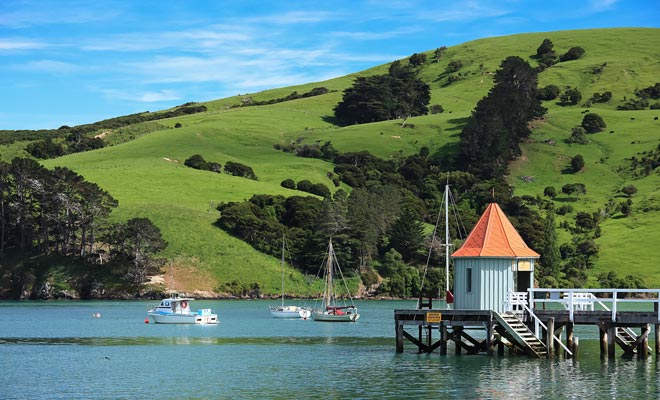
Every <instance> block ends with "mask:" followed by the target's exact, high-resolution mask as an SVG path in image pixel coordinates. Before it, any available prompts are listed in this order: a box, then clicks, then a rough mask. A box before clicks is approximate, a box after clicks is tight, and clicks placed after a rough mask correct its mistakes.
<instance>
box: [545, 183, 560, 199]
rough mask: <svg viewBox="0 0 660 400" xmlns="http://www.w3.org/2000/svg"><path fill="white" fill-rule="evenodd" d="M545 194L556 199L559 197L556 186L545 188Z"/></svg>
mask: <svg viewBox="0 0 660 400" xmlns="http://www.w3.org/2000/svg"><path fill="white" fill-rule="evenodd" d="M543 195H544V196H547V197H550V198H551V199H554V198H555V197H557V189H555V187H554V186H547V187H546V188H545V189H543Z"/></svg>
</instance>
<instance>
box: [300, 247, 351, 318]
mask: <svg viewBox="0 0 660 400" xmlns="http://www.w3.org/2000/svg"><path fill="white" fill-rule="evenodd" d="M324 272H325V274H324V276H325V278H324V285H323V295H322V296H321V307H320V308H318V309H315V310H313V311H312V319H313V320H314V321H323V322H355V321H357V320H358V318H360V314H358V310H357V307H356V306H355V304H354V303H353V298H352V297H351V294H350V293H349V291H348V287H347V286H346V282H345V281H344V276H343V274H342V272H341V268H340V267H339V263H338V262H337V258H336V256H335V251H334V249H333V247H332V239H331V240H330V243H329V245H328V255H327V258H326V263H325V268H324ZM337 280H341V281H342V283H343V285H341V286H343V289H344V291H345V295H344V296H345V297H347V298H348V299H349V301H344V304H338V299H337V293H338V292H339V291H340V290H339V288H338V287H336V281H337Z"/></svg>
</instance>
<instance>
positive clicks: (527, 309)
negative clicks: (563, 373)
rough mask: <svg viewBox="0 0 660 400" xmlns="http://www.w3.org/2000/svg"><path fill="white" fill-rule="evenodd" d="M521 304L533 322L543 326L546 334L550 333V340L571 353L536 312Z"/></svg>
mask: <svg viewBox="0 0 660 400" xmlns="http://www.w3.org/2000/svg"><path fill="white" fill-rule="evenodd" d="M522 306H523V308H524V309H525V311H527V312H528V313H529V315H530V316H531V317H532V318H534V322H535V323H537V324H539V325H541V326H542V327H543V329H545V331H546V332H547V333H548V335H552V340H554V341H555V342H557V343H559V345H560V346H561V347H563V348H564V350H566V352H567V353H568V354H570V355H573V352H572V351H570V350H569V349H568V347H566V346H565V345H564V344H563V343H562V342H561V340H560V339H559V338H558V337H557V336H555V333H554V332H550V331H549V330H548V327H547V326H545V324H544V323H543V321H541V319H540V318H539V317H537V316H536V314H534V312H533V311H532V310H531V309H530V308H529V307H527V304H523V305H522ZM537 338H538V336H537Z"/></svg>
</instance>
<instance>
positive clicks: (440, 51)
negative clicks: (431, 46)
mask: <svg viewBox="0 0 660 400" xmlns="http://www.w3.org/2000/svg"><path fill="white" fill-rule="evenodd" d="M445 51H447V46H442V47H438V48H437V49H435V50H434V51H433V59H434V60H435V62H438V61H440V59H441V58H442V55H443V54H444V53H445Z"/></svg>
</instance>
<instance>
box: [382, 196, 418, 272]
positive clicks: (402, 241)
mask: <svg viewBox="0 0 660 400" xmlns="http://www.w3.org/2000/svg"><path fill="white" fill-rule="evenodd" d="M389 236H390V247H391V248H393V249H395V250H396V251H398V252H399V253H400V254H401V256H402V257H403V260H404V261H406V262H409V261H411V260H413V259H414V258H415V256H416V255H417V252H418V251H419V249H420V248H421V246H422V244H423V243H424V225H423V223H422V221H420V220H419V217H418V216H417V215H416V213H414V212H413V211H412V210H410V209H409V208H406V209H404V210H403V212H402V213H401V214H400V215H399V217H397V219H396V221H394V224H392V228H391V229H390V232H389Z"/></svg>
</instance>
